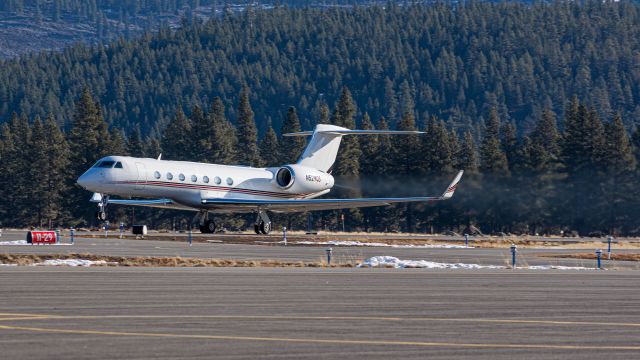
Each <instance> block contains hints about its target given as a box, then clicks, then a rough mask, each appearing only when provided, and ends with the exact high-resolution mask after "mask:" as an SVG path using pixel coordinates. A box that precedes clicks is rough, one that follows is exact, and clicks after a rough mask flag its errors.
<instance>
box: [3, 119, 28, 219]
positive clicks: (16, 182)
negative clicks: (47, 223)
mask: <svg viewBox="0 0 640 360" xmlns="http://www.w3.org/2000/svg"><path fill="white" fill-rule="evenodd" d="M11 133H12V134H13V145H14V146H15V154H14V155H15V157H14V158H13V161H14V163H13V172H12V173H11V177H12V180H11V183H10V184H9V191H10V192H11V193H12V194H11V198H12V201H11V203H10V204H11V215H12V216H13V217H14V218H15V221H16V222H17V223H18V224H19V225H20V226H25V225H31V224H33V223H32V222H30V220H32V217H31V215H32V209H31V203H32V201H33V198H32V197H31V194H30V193H29V191H27V190H26V189H29V187H30V185H31V181H32V179H31V178H30V175H31V166H30V164H31V161H32V158H31V157H30V156H28V155H27V156H25V154H28V151H29V149H30V147H31V144H32V140H31V127H30V126H29V119H28V118H27V116H26V114H24V113H23V114H22V115H21V116H20V117H14V118H13V119H12V121H11ZM3 200H4V199H3Z"/></svg>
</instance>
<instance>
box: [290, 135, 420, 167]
mask: <svg viewBox="0 0 640 360" xmlns="http://www.w3.org/2000/svg"><path fill="white" fill-rule="evenodd" d="M398 134H404V135H408V134H414V135H415V134H424V133H423V132H421V131H392V130H349V129H346V128H343V127H340V126H335V125H328V124H318V125H316V128H315V129H314V130H313V132H311V131H303V132H297V133H290V134H283V136H309V135H312V137H311V141H309V145H307V148H306V149H304V153H302V156H300V159H299V160H298V165H302V166H307V167H310V168H314V169H317V170H320V171H324V172H329V171H330V170H331V167H332V166H333V164H334V163H335V161H336V156H337V155H338V149H339V148H340V140H341V139H342V137H343V136H344V135H398Z"/></svg>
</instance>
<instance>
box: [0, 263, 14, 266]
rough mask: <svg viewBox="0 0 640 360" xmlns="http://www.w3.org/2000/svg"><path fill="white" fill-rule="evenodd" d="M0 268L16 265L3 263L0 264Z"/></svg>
mask: <svg viewBox="0 0 640 360" xmlns="http://www.w3.org/2000/svg"><path fill="white" fill-rule="evenodd" d="M0 266H18V264H3V263H0Z"/></svg>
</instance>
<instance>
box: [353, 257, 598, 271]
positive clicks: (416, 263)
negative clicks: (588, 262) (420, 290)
mask: <svg viewBox="0 0 640 360" xmlns="http://www.w3.org/2000/svg"><path fill="white" fill-rule="evenodd" d="M358 267H360V268H361V267H390V268H396V269H400V268H425V269H467V270H477V269H510V267H507V266H499V265H479V264H465V263H441V262H434V261H427V260H400V259H398V258H397V257H393V256H374V257H371V258H368V259H367V260H365V261H363V262H362V264H360V265H358ZM517 269H525V270H593V269H592V268H586V267H583V266H561V265H536V266H526V267H518V268H517Z"/></svg>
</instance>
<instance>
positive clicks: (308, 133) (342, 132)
mask: <svg viewBox="0 0 640 360" xmlns="http://www.w3.org/2000/svg"><path fill="white" fill-rule="evenodd" d="M315 132H317V133H323V134H330V135H419V134H424V133H425V132H424V131H413V130H406V131H405V130H316V131H315ZM313 133H314V132H313V131H300V132H294V133H286V134H282V136H311V135H313Z"/></svg>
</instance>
